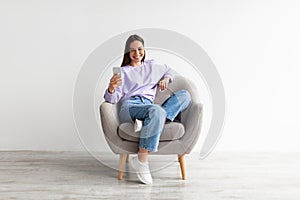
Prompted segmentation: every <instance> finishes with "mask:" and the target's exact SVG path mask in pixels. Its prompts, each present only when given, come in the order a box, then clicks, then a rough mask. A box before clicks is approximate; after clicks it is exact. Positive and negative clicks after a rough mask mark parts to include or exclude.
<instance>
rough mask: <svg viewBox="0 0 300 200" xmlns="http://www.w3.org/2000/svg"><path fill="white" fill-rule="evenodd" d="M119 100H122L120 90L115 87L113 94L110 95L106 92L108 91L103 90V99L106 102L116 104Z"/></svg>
mask: <svg viewBox="0 0 300 200" xmlns="http://www.w3.org/2000/svg"><path fill="white" fill-rule="evenodd" d="M121 98H122V90H121V88H120V87H117V88H116V89H115V92H114V93H112V94H111V93H109V92H108V89H106V90H105V93H104V99H105V101H106V102H109V103H113V104H115V103H118V102H119V100H120V99H121Z"/></svg>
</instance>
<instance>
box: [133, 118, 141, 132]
mask: <svg viewBox="0 0 300 200" xmlns="http://www.w3.org/2000/svg"><path fill="white" fill-rule="evenodd" d="M142 127H143V121H141V120H139V119H136V120H135V122H134V132H135V133H136V132H139V131H141V130H142Z"/></svg>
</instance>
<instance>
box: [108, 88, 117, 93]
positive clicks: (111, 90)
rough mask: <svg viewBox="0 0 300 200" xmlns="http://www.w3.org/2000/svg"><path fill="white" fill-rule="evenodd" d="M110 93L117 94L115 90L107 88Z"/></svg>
mask: <svg viewBox="0 0 300 200" xmlns="http://www.w3.org/2000/svg"><path fill="white" fill-rule="evenodd" d="M107 91H108V93H110V94H113V93H114V92H115V89H111V88H110V87H108V88H107Z"/></svg>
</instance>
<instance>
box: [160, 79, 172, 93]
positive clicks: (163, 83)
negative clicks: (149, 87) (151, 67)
mask: <svg viewBox="0 0 300 200" xmlns="http://www.w3.org/2000/svg"><path fill="white" fill-rule="evenodd" d="M169 81H170V78H168V77H165V78H164V79H163V80H161V81H159V83H158V87H159V90H160V91H164V90H166V89H167V88H168V83H169Z"/></svg>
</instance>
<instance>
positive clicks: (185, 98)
mask: <svg viewBox="0 0 300 200" xmlns="http://www.w3.org/2000/svg"><path fill="white" fill-rule="evenodd" d="M190 103H191V96H190V94H189V92H188V91H186V90H179V91H177V92H175V93H174V94H173V95H172V96H170V97H169V98H168V99H167V100H166V101H165V102H164V103H163V104H162V105H161V106H160V105H157V104H154V103H153V102H152V101H151V100H149V99H147V98H145V97H141V96H135V97H130V98H129V99H127V100H124V102H123V103H122V106H121V109H120V121H121V123H124V122H133V121H134V120H135V119H139V120H142V121H144V122H143V127H142V130H141V134H140V144H139V147H140V148H144V149H147V150H148V151H152V152H155V151H157V147H158V144H159V138H160V135H161V133H162V130H163V128H164V124H165V121H166V119H169V120H170V121H173V120H174V119H175V118H176V116H177V115H178V114H179V113H180V112H182V111H184V110H185V109H186V108H187V107H188V106H189V105H190Z"/></svg>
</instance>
